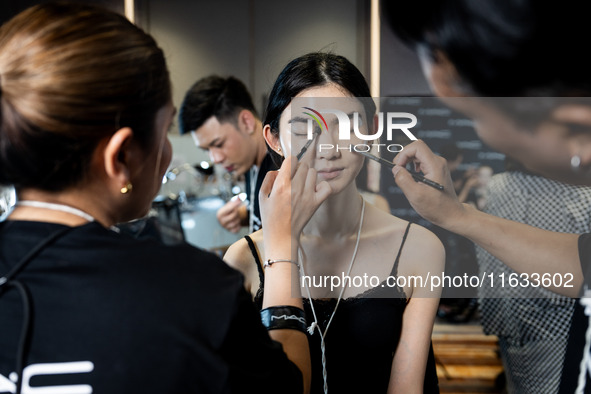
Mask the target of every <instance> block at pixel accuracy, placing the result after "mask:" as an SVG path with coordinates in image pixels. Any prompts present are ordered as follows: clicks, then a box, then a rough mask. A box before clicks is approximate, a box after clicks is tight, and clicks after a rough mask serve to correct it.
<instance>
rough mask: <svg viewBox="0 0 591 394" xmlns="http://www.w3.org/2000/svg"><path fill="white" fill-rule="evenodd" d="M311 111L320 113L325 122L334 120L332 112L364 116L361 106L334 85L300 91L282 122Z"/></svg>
mask: <svg viewBox="0 0 591 394" xmlns="http://www.w3.org/2000/svg"><path fill="white" fill-rule="evenodd" d="M311 110H315V111H319V112H322V113H323V115H324V117H325V118H326V120H327V121H328V119H332V118H335V116H334V115H333V114H332V115H331V113H332V110H337V111H340V112H342V113H345V114H350V113H354V112H358V113H359V114H360V115H361V116H365V111H364V107H363V104H362V103H361V102H360V101H359V99H358V98H356V97H353V96H352V95H351V93H350V92H349V91H347V90H346V89H344V88H343V87H341V86H338V85H335V84H328V85H322V86H315V87H312V88H308V89H305V90H303V91H301V92H300V93H299V94H298V95H297V96H296V97H294V99H293V100H292V101H291V103H290V104H289V105H288V106H287V108H286V110H285V111H284V112H283V113H282V116H281V120H282V121H283V122H286V121H289V119H299V118H300V117H301V116H302V114H306V113H309V112H310V111H311Z"/></svg>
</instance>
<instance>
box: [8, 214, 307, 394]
mask: <svg viewBox="0 0 591 394" xmlns="http://www.w3.org/2000/svg"><path fill="white" fill-rule="evenodd" d="M61 228H64V226H62V225H59V224H50V223H39V222H24V221H8V222H3V223H0V276H2V275H4V274H6V273H7V272H8V271H9V270H10V269H11V267H12V266H14V264H16V263H17V261H19V260H20V259H21V258H22V257H23V256H24V255H25V254H26V253H27V252H28V251H29V250H31V249H32V248H34V246H35V245H36V244H38V243H39V242H40V241H41V240H42V239H44V238H46V237H47V236H48V235H49V234H51V233H54V232H55V231H57V230H59V229H61ZM16 279H18V280H19V281H21V282H22V283H24V284H25V285H26V286H27V287H28V290H29V292H30V294H31V299H32V317H33V319H32V332H31V341H30V346H29V349H28V352H27V356H26V363H25V365H26V366H27V367H26V368H25V370H24V374H23V376H24V378H23V381H24V384H30V386H31V387H36V388H41V387H46V386H54V385H58V386H72V385H88V386H90V387H87V389H89V390H87V392H93V393H109V394H116V393H125V394H129V393H158V394H163V393H183V394H186V393H234V392H240V393H243V392H252V391H256V392H261V393H262V392H268V393H276V392H278V391H277V387H281V392H287V391H289V392H301V373H300V371H299V370H298V369H297V367H296V366H295V365H294V364H292V363H291V362H290V361H289V360H288V359H287V357H286V355H285V354H284V353H283V351H282V350H281V346H280V345H279V344H278V343H276V342H273V341H272V340H271V339H270V338H269V336H268V334H267V332H266V330H265V328H264V327H263V326H262V324H261V322H260V317H259V314H258V312H257V311H256V308H255V307H254V305H253V304H252V302H251V301H250V296H249V295H248V294H247V292H246V291H245V290H244V288H243V278H242V275H241V274H239V273H238V272H237V271H235V270H234V269H232V268H230V267H229V266H227V265H226V264H225V263H224V262H223V261H221V260H220V259H219V258H217V257H216V256H214V255H213V254H210V253H208V252H204V251H202V250H199V249H196V248H194V247H192V246H189V245H187V244H182V245H178V246H165V245H163V244H160V243H158V242H155V241H152V240H145V241H138V240H135V239H133V238H130V237H128V236H125V235H121V234H117V233H115V232H113V231H111V230H108V229H105V228H103V227H102V226H101V225H99V224H97V223H88V224H86V225H83V226H80V227H76V228H73V229H72V230H71V231H69V232H68V233H66V234H65V235H63V236H62V237H61V238H59V239H58V240H57V241H55V243H53V244H51V245H50V246H48V247H47V248H45V249H44V250H43V251H42V252H41V253H40V254H39V255H38V256H37V257H36V258H34V259H33V260H32V261H31V262H30V263H29V264H28V265H27V266H26V268H25V269H24V270H23V271H22V272H21V273H20V274H19V275H18V276H17V277H16ZM22 303H23V301H22V299H21V297H19V293H18V291H16V289H15V288H14V287H11V288H9V289H8V290H6V291H4V292H3V294H2V295H1V296H0V393H4V392H9V393H10V392H14V389H13V387H14V383H13V381H11V377H13V374H12V373H13V372H14V371H15V367H16V366H15V363H16V361H15V358H16V353H17V343H18V340H19V337H20V333H21V329H22V325H23V312H22ZM54 389H55V388H54ZM56 390H57V389H56ZM57 391H59V390H57ZM57 391H56V392H57ZM63 391H64V392H65V391H66V390H65V389H64V390H63ZM80 392H84V390H82V391H80Z"/></svg>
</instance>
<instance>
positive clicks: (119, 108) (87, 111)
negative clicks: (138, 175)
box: [0, 3, 171, 191]
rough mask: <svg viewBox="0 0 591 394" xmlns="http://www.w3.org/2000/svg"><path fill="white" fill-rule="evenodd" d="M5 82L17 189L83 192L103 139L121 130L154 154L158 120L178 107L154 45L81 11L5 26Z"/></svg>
mask: <svg viewBox="0 0 591 394" xmlns="http://www.w3.org/2000/svg"><path fill="white" fill-rule="evenodd" d="M25 43H26V45H25ZM114 70H116V71H114ZM0 74H1V75H0V184H12V185H14V186H15V188H16V189H17V190H19V189H22V188H27V187H30V188H37V189H41V190H46V191H61V190H64V189H66V188H68V187H72V186H74V185H77V184H79V183H80V182H81V181H83V180H85V177H87V176H88V174H89V168H90V161H91V158H92V154H93V153H94V151H95V149H96V147H97V145H98V143H99V141H101V140H102V139H104V138H106V137H110V136H111V135H112V134H113V133H114V132H116V131H117V130H118V129H120V128H122V127H130V128H131V129H132V130H133V136H134V140H137V141H138V142H139V144H140V146H141V147H142V148H143V149H146V150H148V149H153V146H154V144H155V143H156V140H155V132H154V130H155V129H154V127H155V119H156V113H157V112H158V110H159V109H160V108H162V107H164V106H165V105H166V103H167V102H169V101H170V100H171V90H170V79H169V75H168V69H167V67H166V62H165V60H164V54H163V52H162V50H161V49H160V48H159V47H158V46H157V44H156V42H155V41H154V39H153V38H152V37H151V36H150V35H148V34H146V33H145V32H144V31H143V30H141V29H140V28H138V27H137V26H135V25H134V24H132V23H131V22H129V21H128V20H127V19H126V18H125V17H123V16H121V15H119V14H116V13H114V12H111V11H107V10H105V9H102V8H98V7H95V6H90V5H84V4H78V3H71V4H70V3H53V4H42V5H38V6H34V7H31V8H29V9H27V10H25V11H23V12H21V13H20V14H18V15H17V16H15V17H14V18H12V19H11V20H10V21H8V22H6V23H5V24H4V25H2V27H1V28H0Z"/></svg>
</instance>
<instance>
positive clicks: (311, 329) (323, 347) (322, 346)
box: [298, 198, 365, 394]
mask: <svg viewBox="0 0 591 394" xmlns="http://www.w3.org/2000/svg"><path fill="white" fill-rule="evenodd" d="M364 217H365V200H364V199H363V198H362V199H361V215H360V218H359V229H358V230H357V239H356V240H355V249H353V256H351V262H350V263H349V269H348V270H347V277H349V275H350V274H351V268H353V262H354V261H355V257H356V256H357V250H358V249H359V240H360V239H361V228H362V227H363V218H364ZM298 254H299V257H300V261H302V276H305V275H306V272H305V271H304V263H303V262H304V260H303V258H302V257H303V255H302V253H301V249H300V250H298ZM304 285H305V287H306V292H307V293H308V301H309V302H310V309H312V315H313V316H314V322H313V323H312V324H311V325H310V327H308V332H309V333H310V335H313V334H314V329H316V330H318V334H320V349H321V350H322V378H323V379H324V393H325V394H328V374H327V373H326V345H325V343H324V338H325V337H326V333H327V332H328V327H329V326H330V323H331V322H332V318H333V317H334V315H335V313H336V312H337V308H338V307H339V303H340V302H341V299H342V298H343V293H344V292H345V288H346V287H347V286H346V285H345V284H344V283H343V287H342V288H341V292H340V294H339V298H338V299H337V304H336V305H335V307H334V310H333V311H332V314H331V315H330V319H328V323H327V324H326V328H325V329H324V332H322V330H321V329H320V326H319V325H318V318H317V317H316V311H315V310H314V303H313V302H312V296H311V295H310V288H309V287H308V282H307V281H304Z"/></svg>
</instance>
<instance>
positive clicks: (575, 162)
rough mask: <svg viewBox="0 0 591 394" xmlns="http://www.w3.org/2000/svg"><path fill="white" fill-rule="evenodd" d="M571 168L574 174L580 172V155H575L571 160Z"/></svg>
mask: <svg viewBox="0 0 591 394" xmlns="http://www.w3.org/2000/svg"><path fill="white" fill-rule="evenodd" d="M570 168H571V169H572V170H573V172H578V171H579V169H580V168H581V157H580V156H579V155H574V156H573V157H571V158H570Z"/></svg>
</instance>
